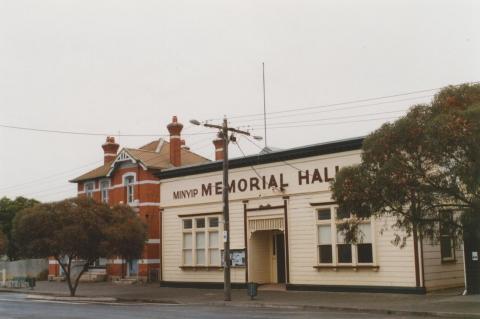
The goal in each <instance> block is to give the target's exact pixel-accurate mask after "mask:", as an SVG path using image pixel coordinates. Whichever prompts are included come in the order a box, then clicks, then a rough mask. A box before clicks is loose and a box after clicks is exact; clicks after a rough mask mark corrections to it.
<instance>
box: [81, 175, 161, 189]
mask: <svg viewBox="0 0 480 319" xmlns="http://www.w3.org/2000/svg"><path fill="white" fill-rule="evenodd" d="M125 174H127V173H125ZM125 174H124V175H125ZM132 174H135V173H134V172H132ZM122 178H123V175H122ZM103 180H107V178H104V179H101V180H100V181H103ZM108 180H109V181H110V179H108ZM89 183H93V182H89ZM133 185H160V181H154V180H145V181H139V182H134V183H133ZM122 187H125V185H124V184H116V185H113V186H112V185H111V186H110V187H109V188H108V189H109V190H112V189H116V188H122ZM100 190H101V189H100V188H94V189H93V192H99V191H100ZM84 193H85V191H79V192H77V194H84Z"/></svg>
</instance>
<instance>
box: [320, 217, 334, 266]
mask: <svg viewBox="0 0 480 319" xmlns="http://www.w3.org/2000/svg"><path fill="white" fill-rule="evenodd" d="M317 227H318V256H319V262H320V263H321V264H324V263H328V264H331V263H332V261H333V256H332V226H331V225H330V223H328V224H324V225H318V226H317Z"/></svg>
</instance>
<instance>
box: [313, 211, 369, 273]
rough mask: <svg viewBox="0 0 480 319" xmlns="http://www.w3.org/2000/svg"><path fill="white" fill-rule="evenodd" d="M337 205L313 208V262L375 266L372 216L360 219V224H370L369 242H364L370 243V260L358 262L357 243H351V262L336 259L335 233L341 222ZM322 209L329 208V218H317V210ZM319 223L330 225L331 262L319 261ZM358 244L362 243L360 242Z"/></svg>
mask: <svg viewBox="0 0 480 319" xmlns="http://www.w3.org/2000/svg"><path fill="white" fill-rule="evenodd" d="M337 207H338V206H337V205H322V206H317V207H316V208H315V210H314V212H315V214H314V215H315V217H314V218H315V223H314V226H315V232H314V233H315V251H316V262H315V264H316V265H318V266H375V265H376V260H377V256H376V251H375V246H376V236H375V223H374V221H373V220H372V218H370V219H368V220H364V221H361V222H360V223H361V224H370V237H371V241H370V242H365V244H371V245H372V262H369V263H360V262H358V249H357V244H351V246H350V247H351V250H352V262H351V263H340V262H339V261H338V246H337V245H338V244H339V242H338V237H337V236H338V235H337V225H339V224H341V223H342V220H337ZM324 209H330V219H329V220H319V219H318V212H319V211H321V210H324ZM319 225H330V226H331V243H330V244H331V246H332V262H331V263H321V262H320V251H319V246H320V243H319V233H318V226H319ZM359 244H363V242H360V243H359Z"/></svg>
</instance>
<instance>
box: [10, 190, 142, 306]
mask: <svg viewBox="0 0 480 319" xmlns="http://www.w3.org/2000/svg"><path fill="white" fill-rule="evenodd" d="M114 215H115V214H114V213H112V210H111V209H110V208H109V207H108V206H107V205H104V204H101V203H96V202H94V201H93V200H90V199H86V198H75V199H68V200H64V201H61V202H56V203H49V204H39V205H36V206H34V207H32V208H28V209H25V210H23V211H21V212H20V213H19V214H18V215H17V217H16V218H15V220H14V239H15V241H16V242H17V244H18V246H19V248H21V252H22V255H23V256H24V257H29V258H43V257H54V258H55V260H56V261H57V262H58V263H59V265H60V267H61V268H62V270H63V272H64V273H65V277H66V281H67V284H68V288H69V290H70V295H71V296H74V295H75V292H76V290H77V287H78V283H79V281H80V278H81V276H82V274H83V273H84V272H86V271H87V270H88V269H89V265H90V264H92V263H93V262H94V261H95V260H97V259H98V258H100V257H105V256H108V255H109V249H113V248H116V245H115V242H116V241H115V239H114V238H113V237H112V235H111V233H112V230H113V229H116V228H117V227H122V225H121V224H120V223H119V219H118V218H117V217H115V216H114ZM142 243H143V242H142ZM136 247H140V245H138V246H136ZM142 248H143V247H142ZM140 251H141V250H140Z"/></svg>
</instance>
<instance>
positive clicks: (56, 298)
mask: <svg viewBox="0 0 480 319" xmlns="http://www.w3.org/2000/svg"><path fill="white" fill-rule="evenodd" d="M25 298H26V299H33V300H47V301H75V302H117V298H112V297H70V296H51V295H27V296H26V297H25Z"/></svg>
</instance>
